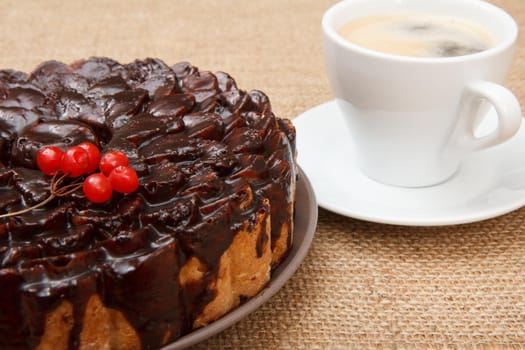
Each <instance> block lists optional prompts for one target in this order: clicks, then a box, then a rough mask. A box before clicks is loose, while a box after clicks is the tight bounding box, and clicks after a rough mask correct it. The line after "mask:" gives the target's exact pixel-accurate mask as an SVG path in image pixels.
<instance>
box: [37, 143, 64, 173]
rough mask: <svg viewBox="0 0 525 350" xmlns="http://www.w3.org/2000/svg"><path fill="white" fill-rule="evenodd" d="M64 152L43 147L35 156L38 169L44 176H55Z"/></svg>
mask: <svg viewBox="0 0 525 350" xmlns="http://www.w3.org/2000/svg"><path fill="white" fill-rule="evenodd" d="M63 155H64V151H62V150H61V149H60V148H58V147H56V146H45V147H43V148H42V149H41V150H40V151H38V154H37V155H36V164H37V165H38V168H39V169H40V170H41V171H42V172H43V173H44V174H46V175H55V174H56V172H57V171H58V170H59V169H60V162H61V160H62V156H63Z"/></svg>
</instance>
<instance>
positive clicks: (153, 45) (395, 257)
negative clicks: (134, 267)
mask: <svg viewBox="0 0 525 350" xmlns="http://www.w3.org/2000/svg"><path fill="white" fill-rule="evenodd" d="M334 2H335V1H334V0H261V1H242V0H221V1H214V0H191V1H190V0H176V1H144V0H143V1H138V0H114V1H109V0H108V1H105V0H91V1H74V0H70V1H59V0H49V1H48V0H46V1H36V0H35V1H23V0H9V1H7V0H0V28H1V30H0V68H14V69H18V70H22V71H31V70H32V69H33V68H34V67H36V65H37V64H39V63H40V62H41V61H44V60H49V59H56V60H60V61H63V62H68V63H69V62H73V61H75V60H77V59H79V58H83V57H89V56H108V57H112V58H114V59H116V60H118V61H120V62H123V63H127V62H131V61H132V60H134V59H136V58H146V57H158V58H161V59H162V60H164V61H165V62H166V63H168V64H170V65H171V64H174V63H176V62H179V61H190V62H191V63H193V64H194V65H196V66H197V67H199V68H200V69H204V70H212V71H218V70H221V71H226V72H229V73H230V74H231V75H232V76H233V77H235V78H236V80H237V84H238V86H239V87H240V88H242V89H245V90H250V89H259V90H262V91H264V92H265V93H266V94H268V96H269V97H270V100H271V103H272V106H273V109H274V112H275V113H276V114H277V115H278V116H281V117H286V118H292V119H293V118H294V117H295V116H297V115H299V114H300V113H301V112H303V111H305V110H307V109H309V108H311V107H313V106H315V105H318V104H320V103H322V102H325V101H328V100H330V99H332V95H331V92H330V89H329V86H328V82H327V79H326V77H325V71H324V63H323V58H322V47H321V30H320V21H321V16H322V14H323V12H324V11H325V10H326V9H327V8H328V7H329V6H330V5H331V4H332V3H334ZM491 2H493V3H494V4H496V5H498V6H500V7H502V8H503V9H505V10H506V11H507V12H509V13H510V14H511V15H512V16H513V17H514V18H515V19H516V21H517V22H518V25H519V27H520V29H521V33H525V1H523V0H493V1H491ZM507 85H508V87H509V88H510V89H511V90H512V91H513V92H514V93H515V94H516V95H517V97H518V99H519V100H520V103H521V104H522V106H525V35H523V34H522V35H521V36H520V38H519V42H518V46H517V49H516V53H515V56H514V61H513V65H512V67H511V70H510V73H509V76H508V79H507ZM523 161H525V159H524V160H523ZM194 348H195V349H368V348H371V349H374V348H378V349H382V348H386V349H409V348H417V349H424V348H431V349H443V348H447V349H454V348H459V349H463V348H487V349H492V348H525V209H520V210H517V211H514V212H512V213H509V214H507V215H504V216H501V217H498V218H495V219H491V220H486V221H483V222H479V223H473V224H465V225H457V226H446V227H403V226H391V225H383V224H375V223H369V222H364V221H359V220H355V219H352V218H347V217H343V216H339V215H336V214H333V213H330V212H328V211H325V210H320V213H319V223H318V227H317V231H316V236H315V238H314V241H313V243H312V246H311V250H310V252H309V254H308V256H307V258H306V259H305V261H304V262H303V264H302V265H301V266H300V268H299V270H298V271H297V273H296V274H295V275H294V276H293V277H292V278H291V279H290V280H289V281H288V283H287V284H286V285H285V287H284V288H283V289H282V290H281V291H279V293H277V294H276V295H275V296H274V297H273V298H272V299H271V300H270V301H269V302H267V303H266V304H264V305H263V306H262V307H261V308H259V309H258V310H257V311H256V312H254V313H252V314H251V315H249V316H248V317H247V318H245V319H244V320H243V321H241V322H240V323H238V324H236V325H235V326H233V327H231V328H229V329H227V330H226V331H224V332H222V333H220V334H218V335H216V336H214V337H212V338H210V339H208V340H207V341H204V342H202V343H201V344H199V345H197V346H195V347H194Z"/></svg>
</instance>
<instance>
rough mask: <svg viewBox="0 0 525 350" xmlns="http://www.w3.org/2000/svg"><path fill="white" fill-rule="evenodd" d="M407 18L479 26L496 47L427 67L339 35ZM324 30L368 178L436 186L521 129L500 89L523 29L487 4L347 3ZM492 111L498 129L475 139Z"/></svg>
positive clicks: (426, 62) (331, 14)
mask: <svg viewBox="0 0 525 350" xmlns="http://www.w3.org/2000/svg"><path fill="white" fill-rule="evenodd" d="M409 12H416V13H427V14H432V15H447V16H456V17H459V18H463V19H466V20H469V21H473V22H476V23H479V24H481V25H482V26H483V27H484V28H486V29H487V30H488V31H489V32H490V33H492V35H493V36H494V37H495V44H494V45H493V46H492V47H490V48H488V49H486V50H484V51H482V52H479V53H474V54H468V55H464V56H456V57H428V58H427V57H425V58H421V57H409V56H399V55H393V54H388V53H382V52H379V51H373V50H370V49H366V48H363V47H360V46H358V45H355V44H353V43H351V42H350V41H348V40H345V39H344V38H343V37H342V36H341V35H339V34H338V30H339V28H340V27H341V26H342V25H344V24H345V23H348V22H349V21H351V20H353V19H357V18H361V17H365V16H370V15H375V14H395V13H409ZM322 29H323V44H324V54H325V63H326V67H327V72H328V78H329V81H330V83H331V87H332V90H333V93H334V95H335V98H336V100H337V102H338V104H339V106H340V109H341V111H342V113H343V115H344V118H345V120H346V122H347V125H348V128H349V131H350V134H349V137H351V139H352V140H353V142H354V145H355V148H356V153H357V156H358V162H359V164H358V166H359V167H360V168H361V169H362V171H363V172H364V173H365V174H366V175H368V176H369V177H370V178H372V179H374V180H376V181H379V182H382V183H386V184H390V185H396V186H403V187H422V186H430V185H435V184H438V183H441V182H443V181H446V180H447V179H448V178H450V177H451V176H452V175H453V174H454V173H455V172H456V171H457V170H458V168H459V166H460V163H461V161H462V160H463V159H464V158H465V157H466V156H467V155H468V154H469V153H471V152H473V151H477V150H480V149H482V148H486V147H490V146H494V145H497V144H499V143H502V142H504V141H506V140H508V139H509V138H511V137H512V136H513V135H514V134H515V133H516V132H517V131H518V129H519V128H520V125H521V116H522V114H521V108H520V105H519V102H518V100H517V99H516V97H515V96H514V95H513V94H512V93H511V92H510V91H509V90H508V89H506V88H505V87H503V86H502V85H500V84H501V83H502V82H503V81H504V79H505V76H506V74H507V71H508V68H509V66H510V63H511V60H512V54H513V50H514V46H515V42H516V38H517V35H518V29H517V26H516V23H515V22H514V20H513V19H512V17H510V16H509V15H508V14H507V13H505V12H504V11H503V10H501V9H499V8H498V7H496V6H493V5H491V4H489V3H486V2H484V1H481V0H345V1H341V2H339V3H337V4H335V5H333V6H332V7H331V8H329V9H328V10H327V11H326V13H325V14H324V16H323V20H322ZM487 102H488V104H489V105H492V106H493V107H494V109H495V111H496V113H497V116H498V127H497V128H496V129H495V130H493V131H492V132H490V133H489V134H488V135H485V136H483V137H476V136H474V128H475V126H476V125H477V122H479V119H480V118H481V117H483V115H484V114H485V113H486V112H487V110H488V108H486V105H487Z"/></svg>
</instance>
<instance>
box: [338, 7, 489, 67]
mask: <svg viewBox="0 0 525 350" xmlns="http://www.w3.org/2000/svg"><path fill="white" fill-rule="evenodd" d="M339 34H340V35H341V36H342V37H344V38H345V39H346V40H348V41H350V42H352V43H354V44H356V45H359V46H362V47H366V48H368V49H371V50H375V51H381V52H385V53H391V54H396V55H402V56H415V57H451V56H461V55H467V54H471V53H476V52H480V51H483V50H486V49H488V48H490V47H491V46H493V45H494V42H495V38H494V36H493V35H492V34H491V33H490V32H489V31H488V30H486V29H485V28H484V27H482V26H481V25H480V24H478V23H476V22H472V21H469V20H466V19H463V18H458V17H450V16H436V15H426V14H420V13H411V14H381V15H372V16H367V17H362V18H358V19H355V20H352V21H350V22H348V23H346V24H345V25H343V26H342V27H341V28H340V29H339Z"/></svg>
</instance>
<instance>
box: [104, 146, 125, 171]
mask: <svg viewBox="0 0 525 350" xmlns="http://www.w3.org/2000/svg"><path fill="white" fill-rule="evenodd" d="M128 164H129V160H128V157H127V156H126V155H125V154H124V153H122V152H119V151H111V152H108V153H106V154H104V155H103V156H102V158H101V159H100V171H102V172H103V173H104V174H105V175H109V173H110V172H111V170H113V169H115V168H116V167H118V166H119V165H123V166H128Z"/></svg>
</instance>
